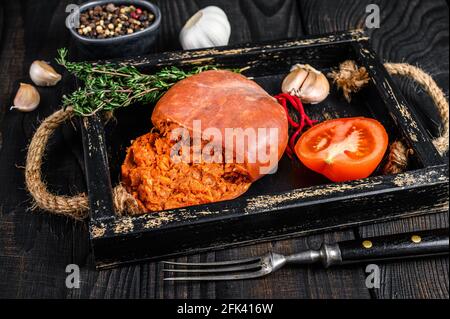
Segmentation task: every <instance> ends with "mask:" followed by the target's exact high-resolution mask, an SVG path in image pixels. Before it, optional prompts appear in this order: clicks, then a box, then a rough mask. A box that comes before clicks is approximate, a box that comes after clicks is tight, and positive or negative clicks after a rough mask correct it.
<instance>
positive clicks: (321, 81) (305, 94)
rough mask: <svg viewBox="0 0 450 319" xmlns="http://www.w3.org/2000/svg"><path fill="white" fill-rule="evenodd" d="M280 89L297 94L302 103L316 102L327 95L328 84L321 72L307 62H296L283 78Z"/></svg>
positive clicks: (328, 90)
mask: <svg viewBox="0 0 450 319" xmlns="http://www.w3.org/2000/svg"><path fill="white" fill-rule="evenodd" d="M281 91H282V92H284V93H289V94H292V95H295V96H298V97H299V98H300V99H301V100H302V102H304V103H311V104H317V103H320V102H322V101H323V100H325V99H326V97H327V96H328V94H329V92H330V84H329V83H328V79H327V78H326V76H325V75H324V74H323V73H322V72H320V71H318V70H316V69H314V68H313V67H312V66H310V65H309V64H296V65H294V66H293V67H292V68H291V72H290V73H289V74H288V75H287V76H286V77H285V78H284V80H283V83H282V85H281Z"/></svg>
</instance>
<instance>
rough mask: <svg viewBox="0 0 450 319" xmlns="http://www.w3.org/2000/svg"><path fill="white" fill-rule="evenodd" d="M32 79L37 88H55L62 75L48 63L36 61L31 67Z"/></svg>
mask: <svg viewBox="0 0 450 319" xmlns="http://www.w3.org/2000/svg"><path fill="white" fill-rule="evenodd" d="M30 78H31V80H32V81H33V83H34V84H36V85H37V86H54V85H56V83H58V82H59V81H60V80H61V75H60V74H59V73H58V72H56V71H55V69H54V68H52V66H51V65H49V64H48V63H47V62H45V61H40V60H36V61H34V62H33V63H32V64H31V66H30Z"/></svg>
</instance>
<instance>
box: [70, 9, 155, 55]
mask: <svg viewBox="0 0 450 319" xmlns="http://www.w3.org/2000/svg"><path fill="white" fill-rule="evenodd" d="M108 3H113V4H115V5H122V4H126V5H133V6H135V7H137V8H142V9H146V10H148V11H150V12H151V13H153V15H154V16H155V19H154V20H153V23H152V24H150V25H149V26H148V27H147V28H145V29H144V30H140V31H137V32H135V33H132V34H125V35H120V36H117V37H113V38H107V39H92V38H88V37H84V36H82V35H80V34H78V32H77V31H76V30H75V28H70V33H71V34H72V37H73V38H74V39H75V43H76V44H77V47H78V48H79V49H80V51H81V53H82V54H83V55H84V56H85V57H86V58H92V59H97V58H118V57H128V56H136V55H142V54H146V53H148V52H149V50H150V47H151V45H152V44H153V43H154V42H155V40H156V37H157V35H158V31H159V26H160V25H161V11H160V10H159V8H158V7H157V6H156V5H154V4H153V3H150V2H148V1H142V0H128V1H124V0H97V1H90V2H87V3H85V4H83V5H81V6H80V7H79V12H80V13H82V12H84V11H86V10H88V9H90V8H93V7H95V6H98V5H100V6H102V5H106V4H108ZM74 14H75V13H71V15H72V17H69V19H70V18H72V19H73V15H74Z"/></svg>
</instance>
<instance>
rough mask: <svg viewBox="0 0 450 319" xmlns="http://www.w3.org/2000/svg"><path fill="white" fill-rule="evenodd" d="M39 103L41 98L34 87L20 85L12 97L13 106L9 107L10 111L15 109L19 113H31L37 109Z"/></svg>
mask: <svg viewBox="0 0 450 319" xmlns="http://www.w3.org/2000/svg"><path fill="white" fill-rule="evenodd" d="M40 101H41V97H40V95H39V92H38V91H37V90H36V88H35V87H34V86H32V85H31V84H26V83H20V87H19V90H18V91H17V93H16V96H15V97H14V105H13V106H11V108H10V110H12V109H17V110H19V111H21V112H31V111H33V110H35V109H36V108H37V107H38V105H39V102H40Z"/></svg>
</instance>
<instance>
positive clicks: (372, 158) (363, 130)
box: [295, 117, 388, 182]
mask: <svg viewBox="0 0 450 319" xmlns="http://www.w3.org/2000/svg"><path fill="white" fill-rule="evenodd" d="M387 147H388V135H387V133H386V130H385V129H384V127H383V125H381V123H380V122H378V121H376V120H374V119H369V118H364V117H354V118H342V119H335V120H329V121H325V122H322V123H320V124H318V125H315V126H313V127H312V128H311V129H309V130H308V131H306V132H305V133H304V134H303V135H302V136H301V137H300V139H299V140H298V141H297V144H296V145H295V153H296V154H297V156H298V158H299V159H300V161H301V162H302V163H303V164H304V165H305V166H306V167H308V168H309V169H311V170H313V171H315V172H317V173H320V174H322V175H324V176H326V177H327V178H329V179H330V180H332V181H334V182H343V181H349V180H355V179H361V178H366V177H368V176H370V174H372V173H373V171H374V170H375V169H376V168H377V166H378V165H379V164H380V162H381V160H382V159H383V156H384V153H385V152H386V149H387Z"/></svg>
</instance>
